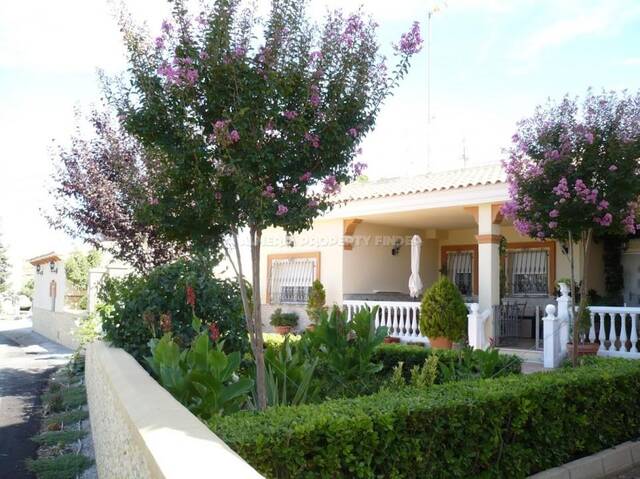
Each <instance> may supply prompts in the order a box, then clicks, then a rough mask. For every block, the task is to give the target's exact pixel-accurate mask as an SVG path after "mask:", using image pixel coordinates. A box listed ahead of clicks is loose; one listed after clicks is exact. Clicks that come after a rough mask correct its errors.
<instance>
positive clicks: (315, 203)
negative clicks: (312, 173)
mask: <svg viewBox="0 0 640 479" xmlns="http://www.w3.org/2000/svg"><path fill="white" fill-rule="evenodd" d="M319 204H320V203H318V201H317V200H314V199H313V198H311V199H310V200H309V202H308V203H307V206H308V207H309V208H317V207H318V205H319Z"/></svg>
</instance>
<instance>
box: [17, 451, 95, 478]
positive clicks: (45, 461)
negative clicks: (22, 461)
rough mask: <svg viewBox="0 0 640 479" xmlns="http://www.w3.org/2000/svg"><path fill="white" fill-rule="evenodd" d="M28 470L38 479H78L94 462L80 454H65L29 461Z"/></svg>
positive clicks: (27, 462)
mask: <svg viewBox="0 0 640 479" xmlns="http://www.w3.org/2000/svg"><path fill="white" fill-rule="evenodd" d="M26 464H27V469H29V470H30V471H31V472H33V473H34V474H36V475H37V476H38V479H76V477H78V475H80V474H81V473H82V471H84V470H85V469H87V468H88V467H89V466H91V464H93V461H92V460H91V459H89V458H87V457H85V456H82V455H78V454H63V455H61V456H57V457H41V458H39V459H27V461H26Z"/></svg>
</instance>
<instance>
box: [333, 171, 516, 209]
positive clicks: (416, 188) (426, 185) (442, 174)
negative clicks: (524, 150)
mask: <svg viewBox="0 0 640 479" xmlns="http://www.w3.org/2000/svg"><path fill="white" fill-rule="evenodd" d="M505 180H506V175H505V173H504V170H503V169H502V166H501V165H499V164H492V165H485V166H476V167H469V168H461V169H457V170H448V171H438V172H433V173H428V174H426V175H418V176H406V177H398V178H382V179H380V180H377V181H371V182H355V183H351V184H349V185H347V186H345V187H343V188H342V192H341V193H340V194H339V195H338V196H337V198H336V200H337V201H338V202H344V201H355V200H364V199H370V198H384V197H389V196H398V195H407V194H413V193H427V192H430V191H440V190H451V189H456V188H465V187H468V186H480V185H493V184H497V183H504V182H505Z"/></svg>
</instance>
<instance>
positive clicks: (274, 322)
mask: <svg viewBox="0 0 640 479" xmlns="http://www.w3.org/2000/svg"><path fill="white" fill-rule="evenodd" d="M270 324H271V326H273V328H274V329H275V331H276V333H278V334H282V335H283V336H284V335H286V334H289V333H290V332H291V330H292V329H293V328H295V327H296V326H297V325H298V313H293V312H290V313H283V312H282V308H278V309H276V310H275V311H274V312H273V314H272V315H271V321H270Z"/></svg>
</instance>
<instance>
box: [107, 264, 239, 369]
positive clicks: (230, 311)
mask: <svg viewBox="0 0 640 479" xmlns="http://www.w3.org/2000/svg"><path fill="white" fill-rule="evenodd" d="M187 286H191V287H192V288H193V291H194V293H195V297H196V303H195V308H194V309H193V310H192V308H191V305H189V304H187ZM99 299H100V300H101V302H102V303H103V305H102V306H101V308H100V312H101V316H102V328H103V331H104V333H105V337H106V339H107V340H108V341H110V342H111V343H112V344H113V345H114V346H117V347H119V348H123V349H124V350H125V351H127V352H129V353H130V354H132V355H133V356H134V357H135V358H136V359H138V360H139V361H141V360H142V358H143V357H144V356H146V355H147V354H148V353H149V348H148V346H147V343H148V342H149V340H150V339H151V338H153V337H158V336H162V333H163V331H162V327H163V326H164V327H165V328H170V330H171V332H172V335H173V337H174V339H175V340H176V341H178V342H180V344H182V345H188V344H190V343H191V340H192V339H193V337H194V336H195V333H194V331H193V329H192V328H191V319H192V315H193V312H195V314H196V315H197V316H198V317H199V318H202V320H203V322H204V323H205V324H211V323H213V322H215V323H217V326H218V328H219V330H220V332H221V335H222V339H224V340H225V343H224V344H225V350H226V351H240V352H245V351H248V349H249V342H248V337H247V333H246V329H245V326H244V316H243V313H242V301H241V299H240V292H239V288H238V286H237V284H236V282H235V281H228V280H222V279H218V278H214V277H213V275H212V274H211V265H210V264H209V263H207V262H204V261H195V260H193V261H187V260H179V261H176V262H175V263H171V264H168V265H164V266H160V267H158V268H155V269H154V270H152V271H151V272H150V273H149V274H148V275H146V276H139V275H130V276H127V277H125V278H122V279H116V278H108V279H107V280H106V281H105V283H104V284H103V287H102V288H101V290H100V294H99Z"/></svg>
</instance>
